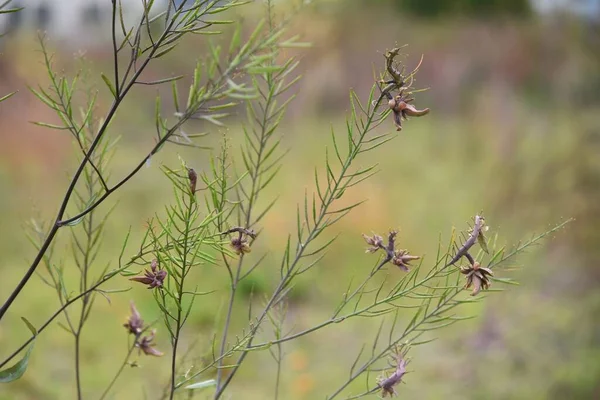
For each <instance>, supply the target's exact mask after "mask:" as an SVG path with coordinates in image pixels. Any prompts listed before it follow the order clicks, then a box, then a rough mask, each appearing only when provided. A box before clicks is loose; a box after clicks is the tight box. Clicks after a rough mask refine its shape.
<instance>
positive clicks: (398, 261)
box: [392, 250, 421, 272]
mask: <svg viewBox="0 0 600 400" xmlns="http://www.w3.org/2000/svg"><path fill="white" fill-rule="evenodd" d="M420 258H421V257H419V256H413V255H410V254H408V250H396V251H395V252H394V257H393V258H392V264H394V265H396V266H398V267H400V269H402V270H403V271H406V272H408V271H410V268H409V267H410V266H411V265H410V262H411V261H413V260H418V259H420Z"/></svg>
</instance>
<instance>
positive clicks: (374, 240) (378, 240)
mask: <svg viewBox="0 0 600 400" xmlns="http://www.w3.org/2000/svg"><path fill="white" fill-rule="evenodd" d="M362 236H363V238H364V239H365V242H367V244H368V245H369V246H371V247H369V248H367V250H366V251H365V252H366V253H375V252H376V251H377V250H379V249H385V246H384V245H383V238H382V237H381V236H379V235H373V236H367V235H365V234H364V233H363V234H362Z"/></svg>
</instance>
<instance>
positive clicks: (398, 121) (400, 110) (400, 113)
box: [388, 89, 429, 131]
mask: <svg viewBox="0 0 600 400" xmlns="http://www.w3.org/2000/svg"><path fill="white" fill-rule="evenodd" d="M409 96H410V94H406V95H405V94H404V89H401V90H400V93H399V94H398V95H397V96H396V97H394V98H392V99H390V100H389V102H388V105H389V107H390V109H391V110H392V114H393V116H394V125H396V130H397V131H401V130H402V120H407V119H408V117H422V116H424V115H427V114H429V108H424V109H422V110H419V109H417V108H416V107H415V106H413V105H412V104H410V102H411V101H413V100H414V98H411V97H409Z"/></svg>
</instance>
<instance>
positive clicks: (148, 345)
mask: <svg viewBox="0 0 600 400" xmlns="http://www.w3.org/2000/svg"><path fill="white" fill-rule="evenodd" d="M155 335H156V329H152V331H150V335H147V336H144V337H142V338H141V339H139V340H138V341H137V343H136V346H137V347H138V348H139V349H140V350H141V351H143V352H144V354H146V355H147V356H155V357H160V356H162V355H163V353H162V352H161V351H159V350H157V349H156V348H155V347H154V343H152V342H153V341H154V336H155Z"/></svg>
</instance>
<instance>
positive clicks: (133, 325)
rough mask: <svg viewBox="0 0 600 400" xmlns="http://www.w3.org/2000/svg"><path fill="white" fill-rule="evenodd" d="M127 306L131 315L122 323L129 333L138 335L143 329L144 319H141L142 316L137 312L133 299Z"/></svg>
mask: <svg viewBox="0 0 600 400" xmlns="http://www.w3.org/2000/svg"><path fill="white" fill-rule="evenodd" d="M129 308H130V309H131V315H130V316H129V318H128V319H127V322H125V323H124V324H123V326H124V327H125V328H127V331H129V333H131V334H134V335H136V336H139V335H140V333H142V330H143V329H144V321H143V320H142V316H141V315H140V313H139V312H138V310H137V308H135V304H134V303H133V301H131V303H130V304H129Z"/></svg>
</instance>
